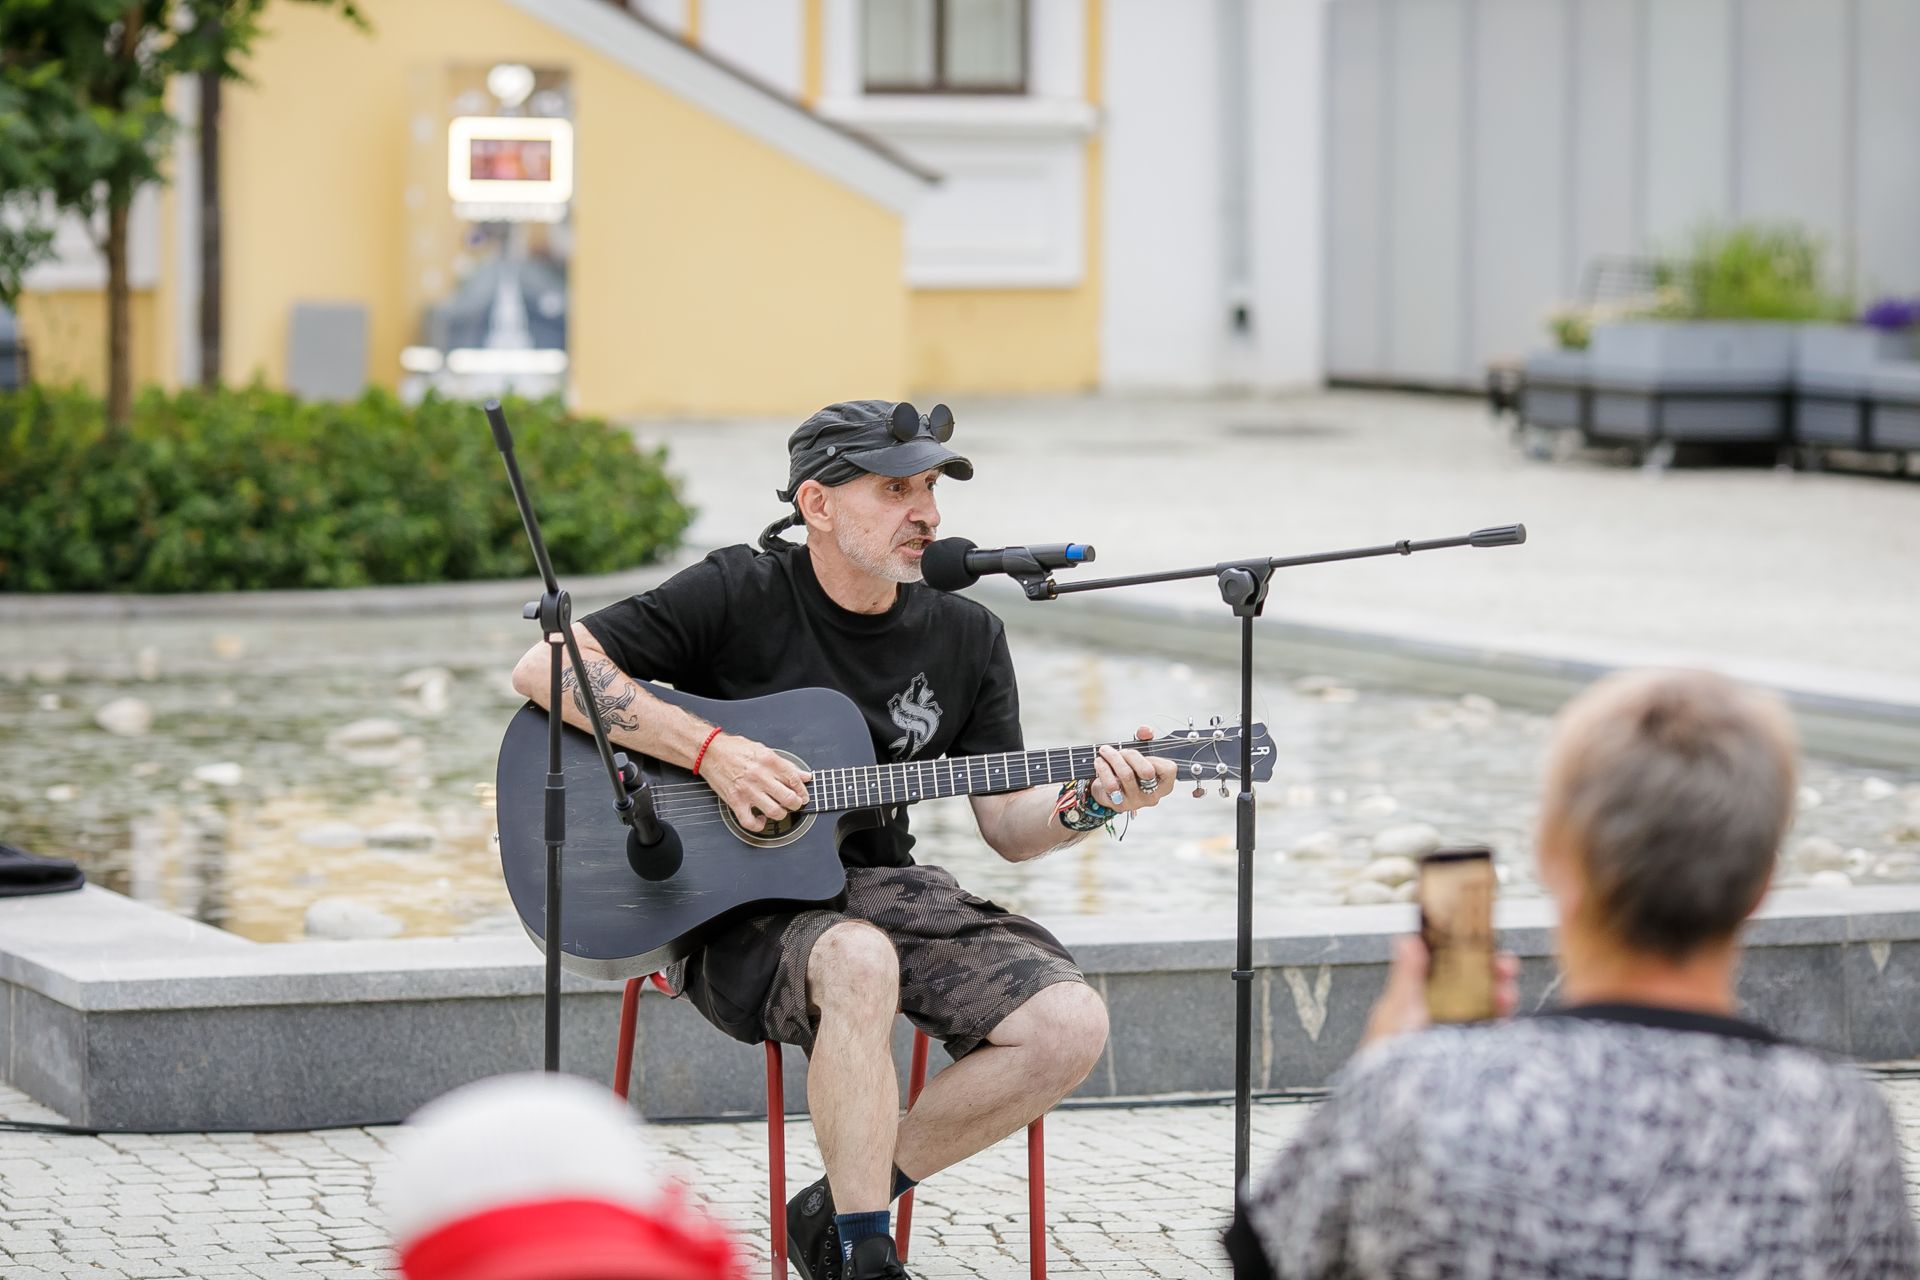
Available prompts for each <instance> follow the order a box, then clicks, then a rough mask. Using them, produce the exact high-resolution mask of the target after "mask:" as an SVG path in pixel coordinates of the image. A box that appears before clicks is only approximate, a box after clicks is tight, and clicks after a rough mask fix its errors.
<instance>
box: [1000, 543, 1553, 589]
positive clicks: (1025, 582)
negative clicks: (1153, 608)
mask: <svg viewBox="0 0 1920 1280" xmlns="http://www.w3.org/2000/svg"><path fill="white" fill-rule="evenodd" d="M1526 540H1527V526H1525V525H1523V524H1506V525H1495V526H1493V527H1492V528H1487V529H1476V530H1474V531H1473V532H1472V533H1468V534H1463V535H1461V536H1460V537H1457V538H1428V539H1425V540H1422V541H1414V540H1413V539H1410V538H1402V539H1401V540H1400V541H1398V542H1389V543H1386V544H1385V545H1382V546H1377V547H1356V548H1353V549H1351V550H1347V551H1321V552H1315V553H1313V554H1311V555H1304V556H1271V557H1269V556H1260V557H1255V558H1252V559H1247V560H1222V561H1220V562H1219V563H1218V564H1208V565H1199V566H1196V567H1194V568H1191V569H1166V570H1162V571H1161V572H1159V573H1136V574H1129V575H1127V576H1125V577H1115V578H1081V579H1076V580H1075V581H1073V582H1069V583H1065V584H1061V583H1056V582H1055V581H1054V580H1053V579H1052V578H1050V577H1048V576H1047V575H1046V573H1045V571H1044V570H1040V569H1038V567H1037V566H1036V575H1037V576H1036V577H1035V578H1031V579H1030V578H1029V577H1027V576H1026V575H1024V574H1022V575H1016V576H1018V577H1019V580H1020V585H1021V588H1022V589H1023V590H1024V591H1025V592H1026V593H1027V598H1028V599H1029V600H1053V599H1057V598H1058V597H1060V596H1064V595H1072V594H1074V593H1076V592H1081V591H1101V590H1105V589H1107V588H1110V587H1137V586H1143V585H1146V584H1148V583H1154V582H1180V581H1183V580H1186V579H1189V578H1213V579H1216V580H1218V579H1220V578H1221V576H1222V575H1224V574H1232V573H1244V574H1250V575H1252V576H1253V577H1254V578H1255V579H1256V580H1257V581H1258V582H1260V583H1261V584H1262V590H1261V592H1260V595H1261V596H1262V597H1263V598H1264V596H1265V594H1266V592H1265V590H1264V584H1265V582H1266V579H1267V576H1268V575H1269V574H1271V573H1272V572H1273V571H1274V570H1275V569H1292V568H1297V567H1298V566H1300V565H1307V564H1332V563H1334V562H1335V561H1339V560H1367V559H1371V558H1373V557H1376V556H1410V555H1412V554H1413V553H1414V552H1416V551H1439V550H1442V549H1443V548H1446V547H1510V546H1518V545H1519V544H1520V543H1523V542H1525V541H1526Z"/></svg>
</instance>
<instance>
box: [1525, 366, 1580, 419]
mask: <svg viewBox="0 0 1920 1280" xmlns="http://www.w3.org/2000/svg"><path fill="white" fill-rule="evenodd" d="M1587 375H1588V360H1587V353H1586V352H1584V351H1564V350H1559V351H1536V352H1534V353H1533V354H1532V355H1530V356H1528V357H1527V362H1526V374H1525V377H1524V379H1523V380H1522V383H1521V390H1520V420H1521V421H1522V422H1524V423H1526V424H1527V425H1528V426H1531V427H1563V428H1572V429H1574V430H1577V431H1584V430H1585V429H1586V426H1587Z"/></svg>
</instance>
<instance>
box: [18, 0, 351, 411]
mask: <svg viewBox="0 0 1920 1280" xmlns="http://www.w3.org/2000/svg"><path fill="white" fill-rule="evenodd" d="M294 2H297V3H302V4H317V5H321V6H324V7H328V8H334V9H337V10H338V11H340V12H341V13H342V14H343V15H344V16H345V17H346V18H347V19H348V20H349V21H351V22H354V23H356V24H358V25H361V26H363V27H364V26H365V17H364V15H363V14H362V13H361V11H360V10H359V9H358V8H357V7H356V6H355V4H354V3H353V0H294ZM268 3H269V0H0V303H4V304H6V305H8V306H12V305H14V304H15V303H17V302H18V300H19V296H20V291H21V283H22V277H23V276H24V275H25V273H26V272H27V271H28V270H30V269H31V268H32V267H33V266H34V265H36V264H37V263H39V262H41V261H44V260H45V258H46V257H47V255H48V254H49V252H50V251H51V234H50V233H51V228H52V223H53V220H54V218H56V217H57V216H58V215H60V214H75V215H78V216H79V217H80V218H82V219H83V220H85V222H86V224H87V226H88V227H89V228H90V230H91V231H92V232H93V235H94V237H95V241H96V243H97V244H98V246H99V248H100V251H101V252H102V254H104V255H105V256H106V259H107V265H108V275H109V279H108V286H107V287H108V305H109V309H110V312H111V318H110V322H109V325H108V329H109V334H108V352H107V355H108V366H109V369H108V387H109V392H108V415H109V417H110V418H113V419H115V420H119V419H122V418H124V417H125V412H126V408H127V403H128V399H129V396H130V390H129V386H128V383H127V378H128V370H127V351H128V343H127V333H126V325H127V304H126V293H127V280H126V215H127V210H128V208H129V207H130V206H131V205H132V203H133V197H134V194H135V193H136V192H138V191H139V190H140V188H141V187H143V186H145V185H147V184H149V183H159V182H165V181H166V158H167V149H168V147H169V145H170V144H171V143H172V141H173V134H174V129H175V122H174V120H173V118H172V117H171V116H170V115H169V114H168V111H167V100H166V99H167V85H168V83H169V82H170V81H172V80H173V78H174V77H176V76H184V75H197V74H199V73H201V72H206V71H210V72H214V73H217V74H218V75H220V76H222V77H223V78H227V79H243V78H244V77H243V76H242V70H243V67H244V63H245V61H246V57H247V55H248V53H249V52H250V51H251V50H252V48H253V44H254V42H255V41H256V40H257V39H258V38H259V36H260V33H261V16H262V13H263V12H264V10H265V9H266V7H267V4H268Z"/></svg>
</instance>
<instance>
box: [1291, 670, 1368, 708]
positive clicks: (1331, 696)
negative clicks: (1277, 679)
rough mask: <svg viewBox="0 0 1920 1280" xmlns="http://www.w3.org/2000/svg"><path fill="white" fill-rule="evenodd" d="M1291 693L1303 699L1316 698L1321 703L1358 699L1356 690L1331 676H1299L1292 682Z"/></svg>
mask: <svg viewBox="0 0 1920 1280" xmlns="http://www.w3.org/2000/svg"><path fill="white" fill-rule="evenodd" d="M1293 691H1294V692H1295V693H1297V694H1299V695H1300V696H1301V697H1303V698H1318V699H1320V701H1322V702H1353V701H1355V700H1357V699H1358V698H1359V697H1360V694H1359V692H1358V691H1357V690H1355V689H1354V688H1352V687H1351V686H1350V685H1344V684H1341V683H1340V682H1339V681H1338V680H1335V679H1334V678H1333V677H1332V676H1301V677H1300V678H1299V679H1298V680H1295V681H1294V682H1293Z"/></svg>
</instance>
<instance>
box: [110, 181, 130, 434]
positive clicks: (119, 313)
mask: <svg viewBox="0 0 1920 1280" xmlns="http://www.w3.org/2000/svg"><path fill="white" fill-rule="evenodd" d="M132 202H133V194H132V193H131V192H120V191H113V192H111V193H110V194H109V195H108V197H107V421H108V422H109V423H110V424H112V425H113V426H116V427H124V426H126V425H127V419H128V418H129V417H130V416H131V414H132V411H133V369H132V367H131V366H132V363H133V361H132V345H133V343H132V335H133V299H132V290H131V289H130V288H129V287H128V285H127V206H128V205H129V204H131V203H132Z"/></svg>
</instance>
